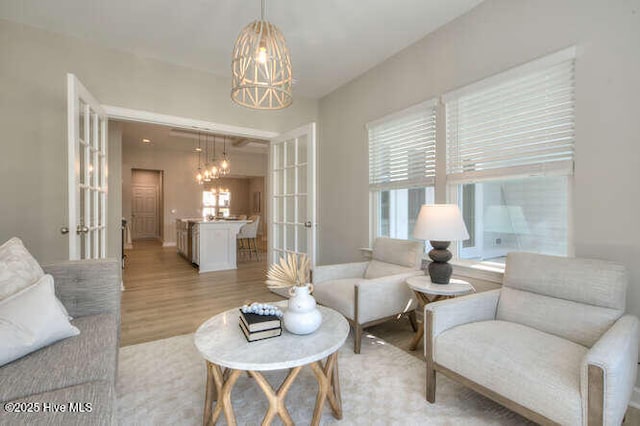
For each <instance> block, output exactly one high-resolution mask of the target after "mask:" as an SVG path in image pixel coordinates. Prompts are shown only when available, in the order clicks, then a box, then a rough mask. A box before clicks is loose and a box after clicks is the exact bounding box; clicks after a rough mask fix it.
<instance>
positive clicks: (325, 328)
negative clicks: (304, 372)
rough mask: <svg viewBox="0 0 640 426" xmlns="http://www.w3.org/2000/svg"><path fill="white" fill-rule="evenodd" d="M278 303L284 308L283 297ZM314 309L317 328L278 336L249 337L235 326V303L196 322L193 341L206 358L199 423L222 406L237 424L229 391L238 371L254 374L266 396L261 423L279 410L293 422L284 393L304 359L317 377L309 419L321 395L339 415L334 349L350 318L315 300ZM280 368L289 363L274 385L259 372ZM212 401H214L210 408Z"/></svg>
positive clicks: (314, 422) (316, 412)
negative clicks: (319, 320) (279, 382)
mask: <svg viewBox="0 0 640 426" xmlns="http://www.w3.org/2000/svg"><path fill="white" fill-rule="evenodd" d="M277 304H279V305H280V306H281V307H282V308H283V310H285V309H286V305H287V302H286V301H285V302H278V303H277ZM318 309H319V310H320V313H321V314H322V324H321V325H320V328H319V329H318V330H316V331H315V332H313V333H311V334H308V335H305V336H300V335H295V334H291V333H289V332H287V331H286V330H284V329H283V330H282V335H281V336H279V337H275V338H272V339H265V340H259V341H256V342H251V343H249V342H247V340H246V339H245V337H244V335H243V334H242V331H241V330H240V327H239V326H238V321H239V315H240V312H239V310H238V308H235V309H231V310H229V311H226V312H223V313H221V314H218V315H216V316H214V317H212V318H210V319H209V320H207V321H206V322H205V323H204V324H202V325H201V326H200V327H199V328H198V330H197V331H196V334H195V337H194V340H195V344H196V347H197V348H198V351H199V352H200V354H201V355H202V356H203V357H204V359H205V360H206V363H207V386H206V394H205V406H204V418H203V424H204V425H207V424H209V423H211V424H215V423H216V421H217V420H218V418H219V417H220V414H221V413H223V412H224V415H225V418H226V420H227V424H228V425H235V424H236V419H235V415H234V413H233V407H232V405H231V391H232V389H233V386H234V384H235V383H236V381H237V380H238V377H239V376H240V374H242V372H243V371H246V372H247V373H248V374H249V375H250V376H251V377H253V378H254V379H255V381H256V383H257V384H258V386H260V388H261V389H262V391H263V392H264V394H265V395H266V396H267V399H268V400H269V409H268V410H267V413H266V415H265V417H264V419H263V421H262V424H263V425H267V424H271V422H272V421H273V419H274V418H275V417H276V415H279V416H280V418H281V419H282V422H283V423H284V424H285V425H293V421H292V420H291V416H290V415H289V412H288V410H287V407H286V405H285V398H286V396H287V392H288V390H289V388H290V387H291V385H292V384H293V381H294V380H295V378H296V377H297V376H298V374H299V373H300V370H301V369H302V367H304V366H306V365H308V366H310V367H311V369H312V370H313V373H314V375H315V377H316V380H317V381H318V396H317V398H316V406H315V410H314V412H313V420H312V423H311V424H312V425H318V424H319V423H320V416H321V415H322V408H323V406H324V403H325V401H326V400H328V401H329V404H330V405H331V409H332V411H333V416H334V417H335V418H337V419H341V418H342V400H341V397H340V381H339V377H338V350H339V349H340V348H341V347H342V345H343V344H344V342H345V340H346V339H347V336H348V335H349V323H348V322H347V320H346V319H345V318H344V317H343V316H342V315H341V314H340V313H338V312H336V311H334V310H333V309H329V308H326V307H323V306H318ZM325 358H326V361H325V362H324V364H323V363H322V360H323V359H325ZM282 369H290V370H289V374H288V375H287V377H286V378H285V379H284V381H283V382H282V385H281V386H280V387H279V388H278V390H277V391H276V390H274V389H273V388H272V387H271V385H270V384H269V383H268V382H267V380H266V379H265V378H264V376H263V375H262V374H261V373H260V372H261V371H270V370H282ZM213 401H216V404H215V407H213V411H212V405H213Z"/></svg>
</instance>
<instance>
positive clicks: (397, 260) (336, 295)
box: [313, 238, 424, 353]
mask: <svg viewBox="0 0 640 426" xmlns="http://www.w3.org/2000/svg"><path fill="white" fill-rule="evenodd" d="M423 247H424V245H423V244H422V243H419V242H414V241H405V240H395V239H390V238H378V239H376V241H375V242H374V244H373V252H372V256H371V261H369V262H358V263H346V264H341V265H327V266H318V267H316V268H315V269H314V270H313V285H314V288H315V289H314V291H313V296H314V297H315V298H316V300H317V301H318V303H320V304H322V305H325V306H328V307H330V308H333V309H335V310H337V311H338V312H340V313H342V315H344V316H345V317H346V318H347V320H348V321H349V323H350V324H351V327H352V329H353V332H354V333H353V334H354V336H353V337H354V348H353V350H354V352H355V353H360V344H361V340H362V330H363V329H364V328H366V327H369V326H372V325H375V324H378V323H381V322H383V321H386V320H388V319H391V318H394V317H397V316H398V315H408V316H409V320H410V321H411V326H412V327H414V330H415V327H416V323H415V307H416V301H415V299H414V297H413V294H412V292H411V290H410V289H409V287H408V286H407V284H406V283H405V280H406V279H407V278H408V277H410V276H413V275H420V274H422V271H420V270H419V267H420V263H421V261H422V254H423V253H424V248H423Z"/></svg>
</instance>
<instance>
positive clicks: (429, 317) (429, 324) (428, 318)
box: [422, 311, 436, 404]
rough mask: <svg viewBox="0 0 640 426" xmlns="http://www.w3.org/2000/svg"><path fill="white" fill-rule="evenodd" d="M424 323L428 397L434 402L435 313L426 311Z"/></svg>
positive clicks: (428, 399)
mask: <svg viewBox="0 0 640 426" xmlns="http://www.w3.org/2000/svg"><path fill="white" fill-rule="evenodd" d="M422 324H423V325H424V340H425V341H424V343H425V347H424V358H425V360H426V368H427V379H426V390H427V392H426V397H427V401H429V402H430V403H432V404H433V403H434V402H436V370H435V369H434V366H433V347H432V345H433V340H432V336H433V313H432V312H431V311H425V316H424V318H423V320H422Z"/></svg>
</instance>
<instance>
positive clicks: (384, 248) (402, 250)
mask: <svg viewBox="0 0 640 426" xmlns="http://www.w3.org/2000/svg"><path fill="white" fill-rule="evenodd" d="M423 254H424V243H421V242H418V241H408V240H397V239H394V238H376V240H375V241H374V242H373V253H372V254H371V259H372V260H379V261H380V262H385V263H393V264H396V265H400V266H405V267H407V268H414V269H417V268H419V267H420V263H421V262H422V255H423Z"/></svg>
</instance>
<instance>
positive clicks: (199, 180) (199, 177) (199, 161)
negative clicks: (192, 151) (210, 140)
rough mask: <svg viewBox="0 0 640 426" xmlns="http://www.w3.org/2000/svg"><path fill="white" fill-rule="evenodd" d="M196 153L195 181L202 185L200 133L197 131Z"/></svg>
mask: <svg viewBox="0 0 640 426" xmlns="http://www.w3.org/2000/svg"><path fill="white" fill-rule="evenodd" d="M196 152H197V153H198V172H197V173H196V181H197V182H198V184H199V185H202V183H203V179H204V176H202V146H201V144H200V133H198V147H197V148H196Z"/></svg>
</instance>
